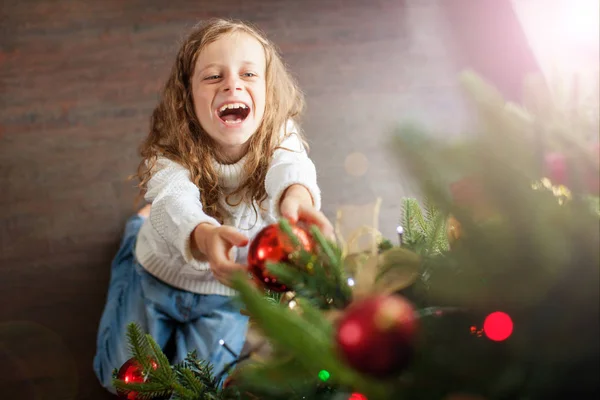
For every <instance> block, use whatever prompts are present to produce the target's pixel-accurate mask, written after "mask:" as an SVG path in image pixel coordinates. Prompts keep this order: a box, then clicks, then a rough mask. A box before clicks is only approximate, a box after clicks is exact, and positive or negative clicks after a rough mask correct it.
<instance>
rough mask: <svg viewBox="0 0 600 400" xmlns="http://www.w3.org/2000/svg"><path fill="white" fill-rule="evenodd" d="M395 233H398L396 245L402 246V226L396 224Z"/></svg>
mask: <svg viewBox="0 0 600 400" xmlns="http://www.w3.org/2000/svg"><path fill="white" fill-rule="evenodd" d="M396 233H398V245H399V246H402V236H403V235H404V228H403V227H401V226H400V225H398V227H397V228H396Z"/></svg>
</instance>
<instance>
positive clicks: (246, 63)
mask: <svg viewBox="0 0 600 400" xmlns="http://www.w3.org/2000/svg"><path fill="white" fill-rule="evenodd" d="M242 65H244V66H251V67H256V63H255V62H252V61H242ZM219 66H220V64H219V63H210V64H207V65H206V66H205V67H204V68H202V69H201V70H200V71H198V72H199V73H202V72H204V71H206V70H207V69H209V68H213V67H219Z"/></svg>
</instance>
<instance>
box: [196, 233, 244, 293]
mask: <svg viewBox="0 0 600 400" xmlns="http://www.w3.org/2000/svg"><path fill="white" fill-rule="evenodd" d="M192 240H193V241H194V242H195V245H196V248H197V249H198V250H199V251H200V252H201V253H202V254H204V256H205V257H206V258H207V259H208V263H209V265H210V269H211V271H212V273H213V275H214V276H215V278H216V279H217V280H218V281H219V282H221V283H222V284H224V285H227V286H231V275H232V274H233V273H235V272H236V271H242V272H243V271H246V270H247V268H246V266H245V265H242V264H238V263H236V262H235V261H234V260H232V259H231V256H230V255H231V249H232V248H233V247H243V246H246V245H247V244H248V238H247V237H246V236H244V235H243V234H242V233H240V232H238V231H237V229H235V228H233V227H231V226H214V225H210V224H200V225H198V226H197V227H196V229H195V230H194V233H193V236H192Z"/></svg>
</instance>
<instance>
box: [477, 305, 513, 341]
mask: <svg viewBox="0 0 600 400" xmlns="http://www.w3.org/2000/svg"><path fill="white" fill-rule="evenodd" d="M483 332H484V333H485V336H487V337H488V338H489V339H490V340H493V341H496V342H501V341H503V340H506V339H508V338H509V337H510V335H512V332H513V322H512V319H511V318H510V316H509V315H508V314H506V313H504V312H502V311H496V312H493V313H491V314H490V315H488V316H487V317H486V318H485V321H484V322H483Z"/></svg>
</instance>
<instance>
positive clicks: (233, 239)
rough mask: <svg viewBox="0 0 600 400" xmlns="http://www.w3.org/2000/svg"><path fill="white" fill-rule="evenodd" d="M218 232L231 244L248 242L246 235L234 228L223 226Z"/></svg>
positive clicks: (236, 244)
mask: <svg viewBox="0 0 600 400" xmlns="http://www.w3.org/2000/svg"><path fill="white" fill-rule="evenodd" d="M219 234H220V235H221V237H222V238H223V239H224V240H225V241H226V242H227V243H229V244H231V245H232V246H236V247H240V246H245V245H247V244H248V237H247V236H246V235H244V234H243V233H241V232H239V231H238V230H237V229H235V228H232V227H229V226H226V227H225V226H224V227H223V229H221V232H219Z"/></svg>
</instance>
